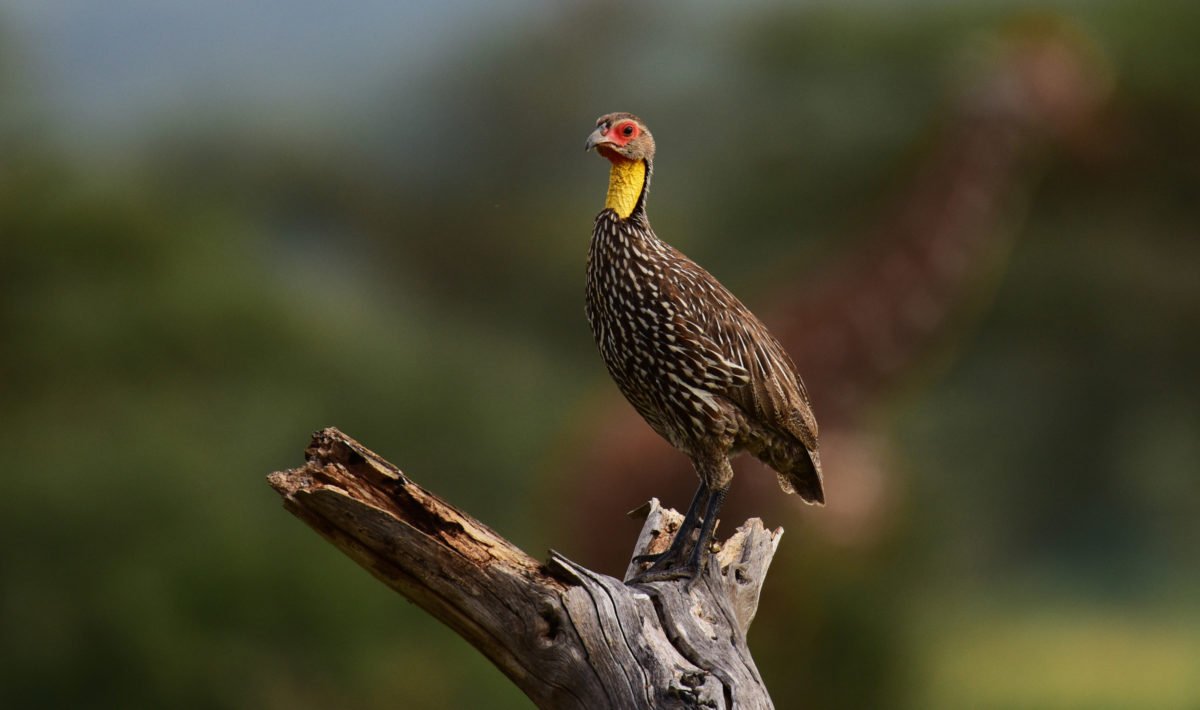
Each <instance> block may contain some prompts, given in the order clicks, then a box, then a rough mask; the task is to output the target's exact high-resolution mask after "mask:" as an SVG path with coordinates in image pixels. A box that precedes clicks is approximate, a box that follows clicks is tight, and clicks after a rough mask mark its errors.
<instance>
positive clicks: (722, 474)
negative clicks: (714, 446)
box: [629, 453, 733, 582]
mask: <svg viewBox="0 0 1200 710" xmlns="http://www.w3.org/2000/svg"><path fill="white" fill-rule="evenodd" d="M695 463H696V470H697V472H699V474H700V480H701V481H702V483H701V489H702V490H701V491H697V496H696V499H695V500H693V501H692V507H693V508H696V507H698V506H699V505H700V498H701V496H700V493H701V492H706V496H705V498H706V500H705V502H704V515H703V517H702V518H701V517H700V516H696V515H694V511H692V510H689V511H688V512H689V516H688V517H691V518H692V523H691V527H695V524H696V523H695V521H696V519H702V520H703V522H702V523H701V525H700V536H699V538H698V539H697V540H696V544H695V546H693V547H692V551H691V554H689V555H688V558H687V561H686V562H684V564H683V565H680V564H679V559H678V558H671V557H668V556H666V555H664V556H663V557H662V558H660V559H658V560H656V561H655V562H654V564H653V565H651V566H650V568H649V569H647V570H646V571H645V572H642V573H641V574H639V575H637V576H635V577H634V578H633V579H631V580H629V581H630V582H659V581H663V580H668V579H695V578H696V576H697V574H698V573H699V572H700V570H701V569H702V567H703V562H704V553H705V552H706V551H707V550H708V549H709V545H710V543H711V540H712V534H713V529H714V528H715V527H716V524H717V514H718V513H719V512H720V510H721V504H722V503H723V502H724V501H725V494H726V493H728V492H729V484H730V482H732V481H733V467H732V466H730V465H729V457H728V455H727V454H725V453H720V454H714V455H710V456H705V457H703V458H697V459H695ZM684 522H685V523H686V522H687V520H686V519H685V521H684ZM683 533H684V530H683V528H682V527H681V528H680V530H679V532H678V533H676V537H675V540H673V541H672V542H671V548H669V549H668V550H667V552H671V549H672V548H675V547H676V544H678V545H679V548H680V551H682V549H683V547H682V546H683V545H684V544H686V542H687V540H688V538H690V537H691V529H690V528H689V529H688V530H687V533H688V535H687V536H684V535H683ZM681 540H682V542H680V541H681Z"/></svg>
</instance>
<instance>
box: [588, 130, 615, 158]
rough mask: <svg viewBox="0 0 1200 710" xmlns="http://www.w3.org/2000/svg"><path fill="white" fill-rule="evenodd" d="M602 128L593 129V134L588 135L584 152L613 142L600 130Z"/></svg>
mask: <svg viewBox="0 0 1200 710" xmlns="http://www.w3.org/2000/svg"><path fill="white" fill-rule="evenodd" d="M601 130H602V129H600V128H597V129H596V130H594V131H592V135H590V136H588V138H587V143H584V144H583V150H584V152H587V151H589V150H591V149H592V148H595V147H596V146H598V145H604V144H606V143H612V141H611V140H609V139H608V136H606V135H604V134H603V133H601V132H600V131H601Z"/></svg>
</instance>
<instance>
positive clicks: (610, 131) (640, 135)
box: [584, 113, 654, 162]
mask: <svg viewBox="0 0 1200 710" xmlns="http://www.w3.org/2000/svg"><path fill="white" fill-rule="evenodd" d="M592 148H595V149H596V152H597V153H599V154H600V155H603V156H604V157H605V158H608V159H609V160H610V161H613V162H616V161H618V160H645V161H649V160H653V159H654V136H652V135H650V131H649V129H647V128H646V124H645V123H642V119H640V118H638V117H637V116H634V115H633V114H632V113H610V114H608V115H605V116H601V117H600V118H599V119H597V120H596V130H594V131H592V134H591V135H590V136H588V139H587V144H586V145H585V146H584V150H591V149H592Z"/></svg>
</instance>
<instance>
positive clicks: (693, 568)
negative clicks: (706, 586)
mask: <svg viewBox="0 0 1200 710" xmlns="http://www.w3.org/2000/svg"><path fill="white" fill-rule="evenodd" d="M728 492H729V484H728V483H726V484H725V485H724V486H723V487H721V488H715V489H713V491H712V495H711V496H709V499H708V506H707V508H706V510H705V511H704V524H703V525H701V526H700V537H699V538H698V539H697V540H696V546H695V547H693V548H692V554H691V555H690V556H689V557H688V561H687V564H686V565H684V568H683V569H684V570H685V571H686V572H687V575H686V576H688V577H690V578H692V579H695V578H696V577H697V575H699V574H700V571H701V569H703V563H704V553H705V552H706V551H707V550H708V548H709V546H710V545H711V544H712V534H713V529H714V528H715V527H716V524H717V513H719V512H720V511H721V504H722V503H724V502H725V494H726V493H728Z"/></svg>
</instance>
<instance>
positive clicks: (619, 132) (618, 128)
mask: <svg viewBox="0 0 1200 710" xmlns="http://www.w3.org/2000/svg"><path fill="white" fill-rule="evenodd" d="M627 130H628V131H629V133H628V134H626V131H627ZM639 133H641V130H640V129H639V128H638V126H637V124H636V123H634V122H633V121H621V122H620V123H618V124H616V125H615V126H613V127H612V128H609V129H607V130H604V129H601V131H600V135H602V136H604V137H605V139H607V140H608V141H609V142H610V143H612V144H613V145H615V146H617V147H624V145H625V144H626V143H628V142H629V141H631V140H633V139H634V138H637V137H638V134H639Z"/></svg>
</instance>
